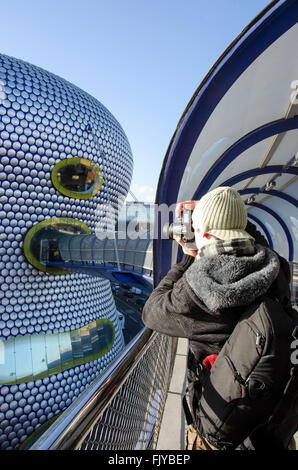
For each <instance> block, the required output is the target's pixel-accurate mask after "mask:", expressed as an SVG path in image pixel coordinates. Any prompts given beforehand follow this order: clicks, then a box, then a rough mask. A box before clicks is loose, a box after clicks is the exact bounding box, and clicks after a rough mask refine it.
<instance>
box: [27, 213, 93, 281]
mask: <svg viewBox="0 0 298 470" xmlns="http://www.w3.org/2000/svg"><path fill="white" fill-rule="evenodd" d="M81 234H90V230H89V228H88V227H87V225H85V224H84V223H83V222H80V221H79V220H76V219H67V218H65V217H54V218H52V219H47V220H44V221H42V222H40V223H39V224H37V225H34V226H33V227H32V228H31V229H30V230H29V231H28V232H27V234H26V237H25V240H24V253H25V256H26V258H27V260H28V261H29V262H30V263H31V264H32V265H33V266H34V267H35V268H37V269H39V270H41V271H46V272H50V273H53V274H65V271H63V270H61V269H59V268H55V267H54V268H53V267H48V266H46V263H47V261H60V260H61V256H60V252H59V249H58V240H59V237H61V236H64V237H65V235H70V236H71V237H72V236H73V235H81Z"/></svg>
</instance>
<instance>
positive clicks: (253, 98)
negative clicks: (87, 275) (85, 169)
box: [154, 0, 298, 284]
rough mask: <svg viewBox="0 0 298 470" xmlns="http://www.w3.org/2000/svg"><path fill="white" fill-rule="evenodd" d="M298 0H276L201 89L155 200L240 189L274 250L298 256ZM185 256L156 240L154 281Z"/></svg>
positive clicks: (176, 140)
mask: <svg viewBox="0 0 298 470" xmlns="http://www.w3.org/2000/svg"><path fill="white" fill-rule="evenodd" d="M297 18H298V3H297V1H296V0H276V1H274V2H272V3H270V4H269V5H268V6H267V8H266V9H265V10H263V11H262V12H261V13H260V14H259V15H258V16H257V17H256V18H255V19H254V20H253V21H252V22H251V23H250V24H249V25H248V26H247V27H246V28H245V29H244V30H243V31H242V33H241V34H240V35H239V36H238V37H237V38H236V39H235V40H234V42H233V43H232V44H231V45H230V46H229V47H228V48H227V50H226V51H225V52H224V53H223V54H222V56H221V57H220V58H219V59H218V61H217V62H216V63H215V65H214V66H213V67H212V69H211V70H210V71H209V73H208V74H207V76H206V77H205V78H204V80H203V81H202V83H201V84H200V86H199V87H198V88H197V90H196V91H195V93H194V95H193V97H192V98H191V100H190V102H189V104H188V106H187V107H186V110H185V112H184V114H183V116H182V117H181V119H180V121H179V123H178V126H177V129H176V131H175V133H174V135H173V138H172V140H171V142H170V145H169V148H168V151H167V154H166V157H165V159H164V163H163V168H162V171H161V175H160V179H159V185H158V190H157V197H156V203H157V204H159V205H160V204H167V205H168V206H169V205H170V204H172V203H173V202H176V201H186V200H190V199H200V198H201V197H202V196H203V195H204V194H205V193H206V192H208V191H210V190H211V189H214V188H215V187H218V186H227V185H228V186H233V187H234V188H235V189H237V190H238V191H239V193H240V194H241V196H242V198H243V200H244V202H245V204H246V206H247V210H248V217H249V218H250V219H251V220H252V221H253V222H254V223H255V224H256V225H257V228H258V229H259V230H260V232H261V233H262V234H263V235H264V236H265V237H266V238H267V240H268V242H269V244H270V245H271V246H272V248H273V249H275V250H276V251H278V252H279V253H280V254H281V255H282V256H284V257H285V258H286V259H288V260H289V261H291V262H295V261H297V251H298V247H297V241H298V239H297V234H298V230H297V228H298V216H297V205H298V204H297V193H298V182H297V173H298V144H297V142H298V115H297V111H298V96H297V91H298V59H297V54H296V52H295V45H296V44H297V41H298V23H297ZM178 255H179V252H178V246H177V244H171V243H168V242H167V241H165V240H156V241H155V244H154V258H155V260H156V263H155V272H154V275H155V284H156V283H158V282H159V281H160V279H161V278H162V277H163V276H164V275H165V274H166V272H167V271H168V269H169V267H170V266H171V264H173V263H175V262H176V260H177V257H178Z"/></svg>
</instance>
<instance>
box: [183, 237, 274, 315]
mask: <svg viewBox="0 0 298 470" xmlns="http://www.w3.org/2000/svg"><path fill="white" fill-rule="evenodd" d="M255 248H256V252H255V254H254V255H250V256H241V257H236V256H230V255H226V254H222V255H215V256H205V257H202V258H199V259H196V260H195V262H194V263H193V264H192V265H191V266H190V267H189V268H188V269H187V271H186V273H185V275H186V280H187V282H188V284H189V285H190V287H191V288H192V290H193V291H194V293H195V294H196V295H197V296H198V298H199V299H200V300H201V301H202V302H203V303H204V304H205V305H206V307H207V308H208V309H209V310H211V311H213V312H216V311H221V310H223V309H226V308H230V307H238V306H242V305H248V304H250V303H251V302H253V301H254V300H255V299H256V298H257V297H259V296H261V295H263V294H265V293H266V292H267V291H268V289H269V288H270V286H271V285H272V283H273V282H274V280H275V278H276V277H277V275H278V273H279V268H280V263H279V259H278V256H277V255H276V254H275V253H274V252H273V251H271V250H270V249H267V248H266V247H264V246H262V245H258V244H256V245H255Z"/></svg>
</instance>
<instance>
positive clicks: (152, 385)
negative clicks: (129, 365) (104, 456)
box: [77, 334, 177, 450]
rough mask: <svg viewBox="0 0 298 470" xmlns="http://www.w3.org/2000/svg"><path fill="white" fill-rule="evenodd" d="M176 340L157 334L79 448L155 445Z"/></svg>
mask: <svg viewBox="0 0 298 470" xmlns="http://www.w3.org/2000/svg"><path fill="white" fill-rule="evenodd" d="M176 346H177V340H176V339H175V338H170V337H168V336H165V335H159V334H157V335H156V336H155V338H154V340H153V341H152V343H151V344H150V347H149V348H148V349H147V351H146V352H145V353H144V355H143V356H142V357H141V359H140V361H139V362H138V364H137V365H136V367H135V368H134V369H133V370H132V372H131V373H130V374H129V375H128V377H127V378H126V379H125V381H124V383H123V384H122V385H121V387H120V389H119V390H118V392H117V394H116V395H115V396H114V398H113V399H112V401H111V402H110V404H109V405H108V407H107V408H106V410H105V411H104V412H103V414H102V415H101V416H99V417H98V419H97V420H96V422H95V423H94V425H93V426H92V429H91V430H90V432H89V433H88V435H87V436H86V437H85V438H84V440H83V442H81V444H80V445H79V446H78V447H77V449H79V450H138V449H139V450H144V449H154V448H155V447H156V443H157V439H158V434H159V429H160V424H161V418H162V414H163V409H164V405H165V400H166V395H167V390H168V387H169V381H170V378H171V374H172V367H173V362H174V357H175V351H176Z"/></svg>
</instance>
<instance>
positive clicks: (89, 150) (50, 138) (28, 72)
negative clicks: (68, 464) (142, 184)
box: [0, 54, 133, 449]
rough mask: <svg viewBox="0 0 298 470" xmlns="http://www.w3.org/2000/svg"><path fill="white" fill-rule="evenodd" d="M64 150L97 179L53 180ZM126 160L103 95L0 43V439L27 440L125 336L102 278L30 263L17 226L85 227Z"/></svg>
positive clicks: (115, 193)
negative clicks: (82, 185) (79, 186)
mask: <svg viewBox="0 0 298 470" xmlns="http://www.w3.org/2000/svg"><path fill="white" fill-rule="evenodd" d="M67 159H72V162H74V163H73V165H75V164H76V163H77V162H79V163H78V165H79V169H80V170H81V169H82V168H83V166H82V165H81V166H80V162H84V168H85V167H88V165H89V164H90V162H92V165H93V167H92V168H91V167H90V168H91V169H93V168H95V166H96V168H97V170H98V171H97V173H96V172H93V177H94V179H95V178H96V177H97V178H98V181H100V184H99V183H98V185H97V187H96V190H94V191H89V193H88V194H87V192H85V193H84V195H83V193H82V197H80V194H79V193H75V192H74V193H73V192H71V191H70V192H69V191H68V192H64V193H63V191H60V189H59V188H60V186H59V184H60V183H59V184H58V182H57V179H56V180H55V181H54V180H53V169H54V168H55V167H56V165H57V164H58V163H59V162H61V161H63V160H67ZM59 168H60V167H59ZM73 168H74V166H73ZM132 169H133V159H132V153H131V149H130V145H129V142H128V140H127V137H126V135H125V133H124V131H123V129H122V128H121V126H120V125H119V123H118V122H117V120H116V119H115V118H114V117H113V115H112V114H111V113H110V112H109V111H108V110H107V109H106V108H105V107H104V106H103V105H102V104H101V103H100V102H98V101H97V100H96V99H94V98H93V97H92V96H90V95H89V94H87V93H86V92H84V91H82V90H81V89H79V88H78V87H76V86H74V85H72V84H71V83H69V82H67V81H66V80H64V79H62V78H60V77H58V76H56V75H54V74H52V73H50V72H47V71H45V70H43V69H41V68H39V67H37V66H34V65H31V64H29V63H26V62H24V61H22V60H18V59H15V58H12V57H8V56H5V55H1V54H0V184H1V187H0V197H1V200H0V219H1V226H0V256H1V259H0V268H1V277H0V281H1V290H0V298H1V305H0V313H1V319H0V340H1V342H0V449H17V448H20V447H22V446H24V445H25V444H26V442H28V439H29V441H30V439H32V438H33V437H34V435H35V433H36V432H37V430H38V429H41V426H42V425H45V424H46V423H48V422H50V421H51V420H52V419H53V418H54V417H55V416H57V415H58V414H59V413H61V412H62V411H63V410H64V409H65V408H66V407H67V406H69V404H70V403H71V402H72V401H73V399H74V398H76V397H77V396H78V395H79V394H80V393H81V392H82V391H83V390H84V389H85V387H86V386H87V385H88V384H89V383H90V382H91V381H92V380H93V379H94V378H95V377H96V376H97V375H98V374H99V373H100V372H101V371H102V370H103V369H104V368H105V367H106V366H107V364H108V363H109V362H111V360H113V359H114V358H115V356H116V355H117V354H118V353H119V351H120V350H121V349H122V348H123V346H124V341H123V335H122V331H121V327H120V324H119V321H118V316H117V311H116V308H115V304H114V300H113V296H112V292H111V288H110V282H109V281H108V280H105V279H101V278H98V277H91V276H88V275H85V274H80V273H73V274H61V273H59V274H55V273H49V272H46V271H41V270H39V269H37V268H36V267H33V266H32V265H31V264H30V262H28V259H27V258H26V257H25V256H24V251H23V242H24V237H25V236H26V234H27V233H28V231H29V230H30V229H31V228H32V227H34V226H35V225H37V224H39V223H41V222H43V221H46V220H50V219H51V218H53V219H54V218H55V220H57V218H58V219H59V218H61V220H64V221H65V220H66V222H67V220H68V221H70V224H71V221H72V220H75V221H76V222H78V223H81V224H82V226H83V227H87V228H88V230H89V231H90V232H94V231H95V229H98V227H99V228H100V227H101V224H102V225H104V220H103V219H104V217H103V215H102V214H104V211H102V210H101V207H102V205H105V204H110V205H111V206H113V207H114V209H115V212H116V213H117V211H118V210H119V209H120V207H121V205H122V203H123V202H124V199H125V197H126V194H127V192H128V189H129V186H130V182H131V177H132ZM63 171H64V170H63ZM56 173H57V172H56ZM58 175H60V173H59V172H58ZM86 175H87V173H86ZM94 175H95V176H94ZM99 175H100V177H99ZM64 176H65V175H64ZM55 177H56V176H55ZM73 178H77V179H79V174H76V175H75V176H74V177H73ZM54 183H56V184H54ZM90 184H91V183H90ZM90 187H91V186H90Z"/></svg>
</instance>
